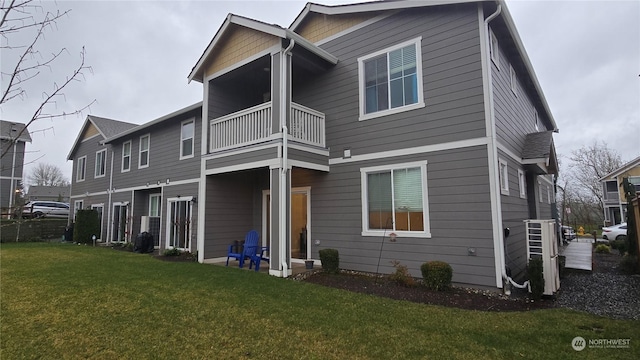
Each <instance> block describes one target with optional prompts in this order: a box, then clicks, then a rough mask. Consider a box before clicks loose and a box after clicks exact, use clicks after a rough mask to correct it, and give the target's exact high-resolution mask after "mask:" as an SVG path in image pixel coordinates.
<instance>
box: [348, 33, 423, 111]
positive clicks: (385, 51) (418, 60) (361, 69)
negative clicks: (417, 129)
mask: <svg viewBox="0 0 640 360" xmlns="http://www.w3.org/2000/svg"><path fill="white" fill-rule="evenodd" d="M412 44H414V45H415V46H416V77H417V79H418V102H417V103H415V104H411V105H405V106H400V107H397V108H393V109H387V110H381V111H376V112H372V113H369V114H366V113H365V106H366V101H365V91H364V62H365V61H366V60H369V59H371V58H374V57H376V56H379V55H382V54H388V53H390V52H391V51H394V50H397V49H401V48H403V47H405V46H409V45H412ZM387 66H388V64H387ZM422 82H423V80H422V36H419V37H417V38H415V39H412V40H409V41H405V42H403V43H400V44H397V45H394V46H391V47H388V48H386V49H383V50H380V51H376V52H374V53H372V54H368V55H365V56H362V57H359V58H358V93H359V96H360V116H359V118H358V120H359V121H362V120H369V119H374V118H378V117H381V116H387V115H391V114H397V113H401V112H405V111H409V110H415V109H419V108H423V107H424V106H425V104H424V91H423V85H422ZM389 96H391V93H390V92H389Z"/></svg>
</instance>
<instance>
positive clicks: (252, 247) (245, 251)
mask: <svg viewBox="0 0 640 360" xmlns="http://www.w3.org/2000/svg"><path fill="white" fill-rule="evenodd" d="M259 240H260V235H258V232H257V231H255V230H251V231H249V232H248V233H247V235H246V236H245V237H244V246H243V247H242V251H240V252H233V245H229V249H228V250H227V266H229V259H230V258H234V259H236V260H238V262H239V267H241V268H242V267H243V266H244V261H245V260H246V259H249V261H250V263H249V268H251V265H252V263H254V262H255V260H256V259H255V256H256V255H257V256H258V257H260V254H259V253H258V252H259V249H260V247H259V246H258V242H259ZM259 268H260V260H258V262H257V264H256V271H258V270H259Z"/></svg>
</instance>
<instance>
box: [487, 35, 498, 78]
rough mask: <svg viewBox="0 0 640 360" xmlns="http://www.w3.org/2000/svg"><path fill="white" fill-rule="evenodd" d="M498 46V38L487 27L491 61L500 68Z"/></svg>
mask: <svg viewBox="0 0 640 360" xmlns="http://www.w3.org/2000/svg"><path fill="white" fill-rule="evenodd" d="M499 49H500V48H499V47H498V38H497V37H496V34H495V33H494V32H493V30H491V29H489V54H490V55H491V61H493V63H494V64H496V66H497V67H498V70H500V51H499Z"/></svg>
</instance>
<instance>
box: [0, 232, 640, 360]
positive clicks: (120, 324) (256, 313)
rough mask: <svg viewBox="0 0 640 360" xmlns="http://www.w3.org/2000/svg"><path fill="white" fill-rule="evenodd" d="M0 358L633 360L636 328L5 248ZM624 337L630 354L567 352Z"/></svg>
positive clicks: (88, 250) (109, 255)
mask: <svg viewBox="0 0 640 360" xmlns="http://www.w3.org/2000/svg"><path fill="white" fill-rule="evenodd" d="M0 275H1V277H0V286H1V287H0V296H1V297H0V300H1V304H0V315H1V318H0V323H1V324H0V336H1V352H0V358H2V359H16V358H42V359H61V358H82V359H85V358H91V359H116V358H127V359H143V358H155V359H158V358H169V359H177V358H181V359H243V358H247V359H248V358H252V359H276V358H277V359H303V358H304V359H423V358H437V359H474V360H476V359H496V358H503V359H546V358H550V359H553V358H557V359H568V358H576V359H604V358H606V359H616V358H619V359H632V358H635V359H638V358H640V323H639V322H637V321H620V320H611V319H607V318H601V317H597V316H592V315H586V314H582V313H577V312H572V311H568V310H562V309H553V310H543V311H531V312H526V313H490V312H478V311H466V310H458V309H449V308H444V307H438V306H426V305H420V304H414V303H408V302H402V301H395V300H389V299H382V298H376V297H373V296H367V295H362V294H353V293H349V292H346V291H340V290H336V289H330V288H324V287H320V286H316V285H313V284H307V283H301V282H295V281H291V280H284V279H279V278H275V277H271V276H268V275H264V274H259V273H255V272H253V271H251V272H250V271H240V270H238V269H236V268H225V267H220V266H213V265H202V264H197V263H170V262H163V261H158V260H156V259H153V258H152V257H150V256H148V255H138V254H133V253H126V252H120V251H114V250H111V249H105V248H93V247H86V246H76V245H68V244H45V243H35V244H3V245H2V248H1V249H0ZM576 336H582V337H583V338H585V339H587V341H588V340H589V339H602V338H604V339H618V338H623V339H627V338H630V339H631V342H630V348H628V349H595V348H586V349H585V350H583V351H581V352H576V351H575V350H573V349H572V347H571V340H572V339H573V338H574V337H576Z"/></svg>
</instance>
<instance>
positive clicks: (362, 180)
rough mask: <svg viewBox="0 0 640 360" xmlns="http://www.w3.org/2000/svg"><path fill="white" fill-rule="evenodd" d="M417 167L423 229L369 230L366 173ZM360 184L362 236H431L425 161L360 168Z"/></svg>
mask: <svg viewBox="0 0 640 360" xmlns="http://www.w3.org/2000/svg"><path fill="white" fill-rule="evenodd" d="M416 167H419V168H420V169H421V171H422V209H423V210H422V213H423V221H424V230H423V231H396V230H390V229H386V230H385V229H381V230H377V229H376V230H371V229H369V228H368V227H369V204H368V201H367V199H368V189H367V174H369V173H372V172H379V171H386V170H391V171H392V170H397V169H407V168H416ZM360 184H361V186H360V187H361V189H362V193H361V201H362V236H378V237H380V236H385V235H386V236H388V235H389V234H390V233H392V232H393V233H395V234H396V235H397V236H398V237H405V238H431V227H430V223H431V217H430V214H429V201H428V199H429V193H428V191H427V188H428V187H427V162H426V161H419V162H410V163H402V164H393V165H383V166H373V167H366V168H360Z"/></svg>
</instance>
